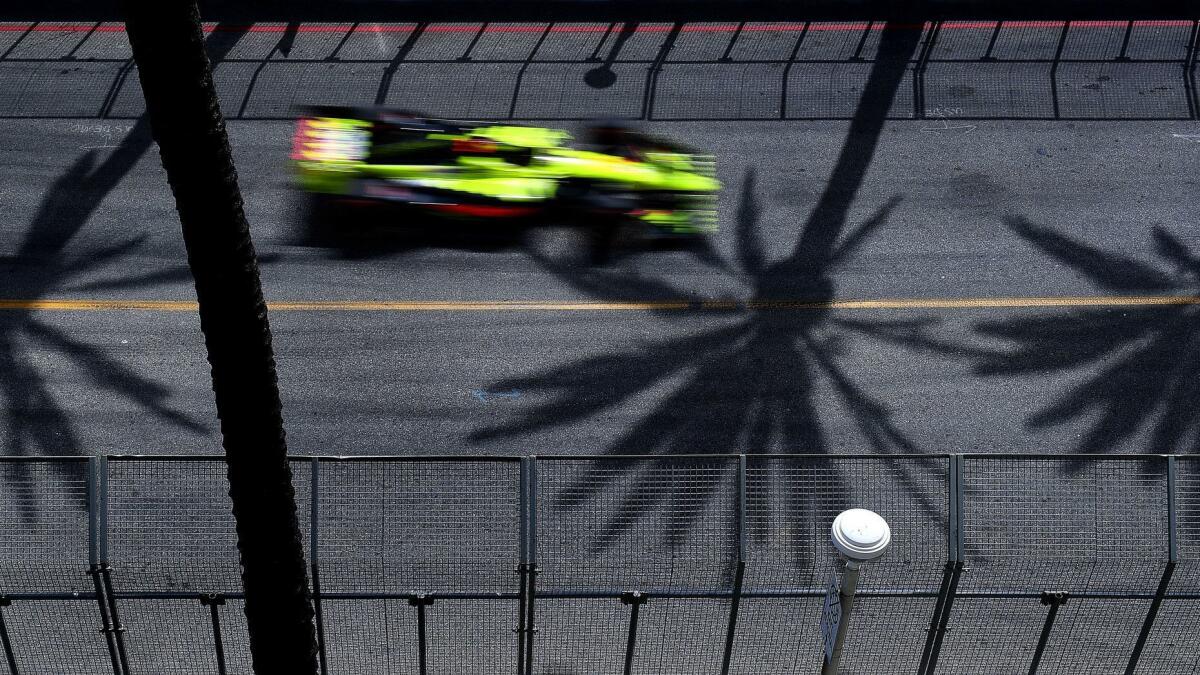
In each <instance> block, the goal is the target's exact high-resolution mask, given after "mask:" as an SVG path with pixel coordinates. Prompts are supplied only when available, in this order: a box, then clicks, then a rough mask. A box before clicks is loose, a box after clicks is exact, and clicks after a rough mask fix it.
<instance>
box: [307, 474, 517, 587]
mask: <svg viewBox="0 0 1200 675" xmlns="http://www.w3.org/2000/svg"><path fill="white" fill-rule="evenodd" d="M320 471H321V474H320V495H319V502H320V503H319V507H320V508H319V516H318V527H319V536H318V545H319V552H318V554H319V559H320V565H321V589H322V591H323V592H333V593H337V592H345V593H356V592H357V593H369V592H374V593H383V592H387V593H439V592H441V593H445V592H472V593H484V592H511V593H516V592H517V585H518V579H517V575H516V573H515V571H514V570H515V568H516V565H517V563H518V562H519V550H518V544H519V533H520V522H519V516H520V484H519V483H520V473H519V464H517V463H516V462H501V461H444V460H438V461H420V462H416V461H411V462H410V461H402V462H387V461H333V462H323V463H322V464H321V469H320Z"/></svg>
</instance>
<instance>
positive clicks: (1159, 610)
mask: <svg viewBox="0 0 1200 675" xmlns="http://www.w3.org/2000/svg"><path fill="white" fill-rule="evenodd" d="M293 473H294V484H295V487H296V499H297V506H298V508H299V509H300V511H301V514H302V515H303V516H305V517H304V518H303V519H302V520H303V521H304V522H303V527H304V537H305V546H306V551H307V553H308V556H309V563H310V565H311V576H312V591H313V593H312V594H313V597H314V599H315V601H316V606H317V610H318V611H317V622H318V635H319V637H320V642H321V668H322V672H323V673H454V674H464V673H466V674H469V673H501V672H515V673H523V674H527V675H532V674H533V673H542V674H544V675H551V674H554V675H567V674H570V673H586V674H593V673H647V674H654V675H659V674H666V673H756V674H761V673H810V672H814V671H815V670H816V669H817V668H818V667H819V663H820V660H821V643H820V639H819V629H818V619H819V614H820V608H821V602H822V596H823V594H824V589H825V587H826V585H827V582H828V579H829V577H830V575H831V574H832V573H833V571H834V570H835V569H836V561H835V559H834V553H833V548H832V546H830V544H829V543H828V536H829V526H830V523H831V522H832V520H833V518H834V516H835V515H836V514H837V513H838V512H840V511H841V510H843V509H845V508H849V507H865V508H870V509H872V510H875V511H877V512H878V513H880V514H881V515H883V516H884V517H885V518H887V519H888V521H889V523H890V524H891V526H892V530H893V544H892V546H891V548H890V549H889V551H888V553H887V554H886V555H885V556H884V558H882V559H881V560H879V561H877V562H875V563H871V564H870V565H868V567H867V568H866V570H865V572H864V577H863V580H862V582H861V584H860V587H859V597H860V601H859V604H858V605H857V606H856V613H855V614H854V616H853V617H852V625H851V627H850V637H849V639H848V643H847V648H846V653H845V655H844V661H843V672H848V673H872V674H874V673H911V672H915V673H920V674H922V675H925V674H928V673H934V672H937V673H972V674H974V673H1002V674H1005V675H1008V674H1010V673H1018V672H1019V673H1027V672H1028V673H1033V672H1039V673H1059V672H1062V673H1081V672H1087V673H1108V672H1130V673H1132V672H1137V673H1179V672H1193V670H1194V669H1196V668H1197V667H1198V666H1200V650H1196V649H1195V648H1194V646H1193V644H1192V641H1193V640H1192V636H1193V635H1194V633H1195V630H1196V627H1197V626H1200V623H1198V622H1197V619H1198V618H1200V566H1198V565H1197V564H1196V560H1197V558H1198V557H1200V509H1198V508H1197V507H1200V458H1192V457H1175V456H1163V455H1148V456H1086V457H1084V456H1062V455H1056V456H1031V455H982V454H980V455H919V456H917V455H907V456H902V455H894V456H847V455H838V456H827V455H748V456H746V455H687V456H652V457H594V456H589V457H578V456H570V457H537V458H533V457H473V458H465V457H386V458H385V457H372V458H340V457H321V458H295V459H293ZM0 507H2V510H0V642H2V646H3V651H4V656H5V658H4V660H3V663H2V664H0V672H7V673H10V674H11V675H17V674H20V675H28V674H32V673H45V674H47V675H51V674H52V675H72V674H75V673H81V674H88V675H94V674H97V673H113V674H114V675H128V674H130V673H138V674H141V673H153V674H156V675H157V674H172V673H186V674H188V675H192V674H196V673H220V674H225V673H249V672H250V658H249V650H248V639H247V633H246V626H245V620H244V617H243V614H242V606H241V605H242V598H243V596H242V592H241V585H240V580H239V569H238V559H237V549H236V535H235V531H234V522H233V518H232V516H231V512H230V504H229V498H228V494H227V485H226V479H225V468H224V463H223V461H222V460H221V459H220V458H219V457H218V458H214V457H140V456H139V457H134V456H111V457H97V458H44V459H26V458H8V459H5V460H3V461H0Z"/></svg>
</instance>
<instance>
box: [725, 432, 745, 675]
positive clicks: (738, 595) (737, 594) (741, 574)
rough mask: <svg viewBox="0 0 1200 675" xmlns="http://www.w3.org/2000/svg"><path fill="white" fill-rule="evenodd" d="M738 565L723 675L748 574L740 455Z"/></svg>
mask: <svg viewBox="0 0 1200 675" xmlns="http://www.w3.org/2000/svg"><path fill="white" fill-rule="evenodd" d="M736 480H737V502H736V508H737V520H736V523H737V560H736V563H735V564H736V565H737V567H736V568H735V569H734V573H733V590H732V596H731V597H730V599H729V627H728V628H727V629H726V630H725V653H724V655H723V656H722V657H721V675H729V662H730V659H732V658H733V641H734V637H735V636H736V635H737V620H738V608H739V606H740V605H741V602H742V581H743V579H745V576H746V556H747V554H748V553H749V551H748V550H747V542H748V541H749V539H748V537H747V533H746V532H747V527H746V456H745V455H738V464H737V478H736Z"/></svg>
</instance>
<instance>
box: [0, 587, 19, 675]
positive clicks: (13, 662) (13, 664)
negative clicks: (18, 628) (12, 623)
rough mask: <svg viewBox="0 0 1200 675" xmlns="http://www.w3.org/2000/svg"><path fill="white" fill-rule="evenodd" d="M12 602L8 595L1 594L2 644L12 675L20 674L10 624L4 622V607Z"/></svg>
mask: <svg viewBox="0 0 1200 675" xmlns="http://www.w3.org/2000/svg"><path fill="white" fill-rule="evenodd" d="M11 604H12V600H11V599H9V597H8V596H7V595H0V646H3V647H4V659H5V660H6V661H8V672H9V673H10V674H11V675H19V673H17V657H16V655H15V654H13V648H12V643H11V642H9V640H8V624H6V623H4V608H5V607H8V606H9V605H11Z"/></svg>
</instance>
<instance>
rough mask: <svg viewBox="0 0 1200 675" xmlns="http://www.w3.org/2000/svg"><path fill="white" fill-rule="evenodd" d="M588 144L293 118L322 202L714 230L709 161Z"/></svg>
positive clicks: (302, 172)
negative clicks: (580, 146) (560, 214)
mask: <svg viewBox="0 0 1200 675" xmlns="http://www.w3.org/2000/svg"><path fill="white" fill-rule="evenodd" d="M588 135H589V138H588V141H589V145H588V147H587V149H576V148H572V147H568V146H567V142H568V141H570V140H571V136H570V135H569V134H568V133H567V132H565V131H560V130H557V129H548V128H543V127H530V126H517V125H512V124H489V123H482V122H450V121H445V120H434V119H427V118H424V117H421V116H419V115H416V114H413V113H408V112H403V111H389V110H383V109H348V108H315V109H312V110H311V111H309V114H308V115H306V116H305V117H303V118H301V119H300V122H299V124H298V126H297V128H296V134H295V138H294V144H293V149H292V159H293V160H295V164H296V168H297V171H298V173H299V180H300V184H301V186H302V187H303V188H304V189H305V190H306V191H308V192H309V193H311V194H313V195H315V196H317V197H318V198H321V199H326V200H328V199H333V200H336V201H341V202H361V201H367V202H375V203H396V204H402V205H405V206H408V207H413V208H416V209H420V210H422V211H425V212H428V213H432V214H442V215H447V216H458V217H467V218H520V217H528V216H536V215H542V214H545V213H547V212H554V211H558V212H564V213H570V214H575V215H580V214H582V215H587V216H599V217H600V218H601V219H603V218H608V219H610V220H611V219H613V218H618V219H621V220H624V221H633V222H637V223H641V224H644V225H645V226H647V227H646V228H645V229H646V230H648V231H649V232H650V233H652V234H655V235H661V236H667V237H675V236H682V237H687V236H692V235H700V234H705V233H708V232H712V231H713V230H715V229H716V208H715V206H716V193H717V190H718V188H719V187H720V184H719V183H718V182H717V180H716V178H715V161H714V159H713V158H712V157H711V156H705V155H700V154H696V153H694V152H691V151H689V150H686V149H684V148H682V147H679V146H677V145H674V144H671V143H668V142H666V141H663V140H660V139H655V138H651V137H649V136H645V135H642V134H639V133H636V132H633V131H631V130H628V129H625V128H622V127H621V126H619V125H616V124H606V125H599V126H595V127H592V128H591V129H590V130H589V132H588ZM579 222H581V223H594V222H596V219H594V218H593V219H589V218H582V219H580V220H579Z"/></svg>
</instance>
